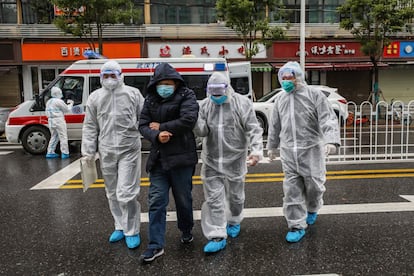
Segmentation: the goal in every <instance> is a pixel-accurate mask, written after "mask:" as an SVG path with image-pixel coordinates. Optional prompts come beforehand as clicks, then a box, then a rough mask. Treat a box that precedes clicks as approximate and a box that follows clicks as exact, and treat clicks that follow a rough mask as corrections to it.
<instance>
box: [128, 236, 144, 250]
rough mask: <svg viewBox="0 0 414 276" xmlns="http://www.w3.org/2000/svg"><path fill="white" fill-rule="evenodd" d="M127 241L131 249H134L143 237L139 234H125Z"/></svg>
mask: <svg viewBox="0 0 414 276" xmlns="http://www.w3.org/2000/svg"><path fill="white" fill-rule="evenodd" d="M125 242H126V244H127V246H128V248H129V249H134V248H137V247H138V246H139V245H140V244H141V238H140V237H139V235H134V236H125Z"/></svg>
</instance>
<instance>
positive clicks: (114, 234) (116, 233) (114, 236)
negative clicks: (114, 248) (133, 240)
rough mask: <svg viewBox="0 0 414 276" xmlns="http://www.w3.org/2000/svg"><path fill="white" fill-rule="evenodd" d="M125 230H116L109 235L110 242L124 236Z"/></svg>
mask: <svg viewBox="0 0 414 276" xmlns="http://www.w3.org/2000/svg"><path fill="white" fill-rule="evenodd" d="M124 237H125V236H124V232H123V231H122V230H115V231H114V232H112V234H111V236H110V237H109V242H117V241H120V240H122V239H123V238H124Z"/></svg>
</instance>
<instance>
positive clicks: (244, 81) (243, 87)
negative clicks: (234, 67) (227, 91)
mask: <svg viewBox="0 0 414 276" xmlns="http://www.w3.org/2000/svg"><path fill="white" fill-rule="evenodd" d="M231 86H232V87H233V89H234V91H236V92H237V93H239V94H242V95H247V94H248V93H249V79H248V78H247V77H242V78H231Z"/></svg>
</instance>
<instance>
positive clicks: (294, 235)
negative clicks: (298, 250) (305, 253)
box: [286, 229, 305, 242]
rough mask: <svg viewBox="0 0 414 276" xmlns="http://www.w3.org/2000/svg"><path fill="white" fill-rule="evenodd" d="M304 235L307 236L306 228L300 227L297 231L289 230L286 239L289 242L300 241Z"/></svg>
mask: <svg viewBox="0 0 414 276" xmlns="http://www.w3.org/2000/svg"><path fill="white" fill-rule="evenodd" d="M303 236H305V229H298V230H295V231H289V232H288V233H287V235H286V241H288V242H298V241H300V240H301V239H302V238H303Z"/></svg>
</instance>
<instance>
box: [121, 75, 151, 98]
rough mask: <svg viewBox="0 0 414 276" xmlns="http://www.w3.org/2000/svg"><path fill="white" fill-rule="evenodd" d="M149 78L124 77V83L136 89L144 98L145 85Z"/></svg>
mask: <svg viewBox="0 0 414 276" xmlns="http://www.w3.org/2000/svg"><path fill="white" fill-rule="evenodd" d="M150 79H151V77H150V76H125V77H124V82H125V84H126V85H129V86H132V87H135V88H138V89H139V91H141V94H142V95H143V96H144V97H145V96H146V95H147V85H148V83H149V81H150Z"/></svg>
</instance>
